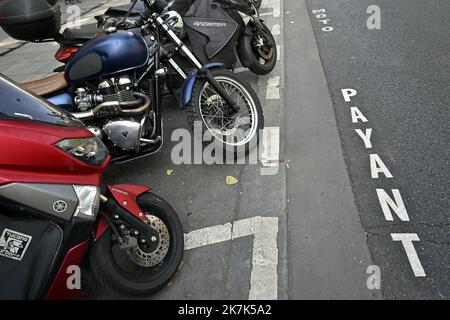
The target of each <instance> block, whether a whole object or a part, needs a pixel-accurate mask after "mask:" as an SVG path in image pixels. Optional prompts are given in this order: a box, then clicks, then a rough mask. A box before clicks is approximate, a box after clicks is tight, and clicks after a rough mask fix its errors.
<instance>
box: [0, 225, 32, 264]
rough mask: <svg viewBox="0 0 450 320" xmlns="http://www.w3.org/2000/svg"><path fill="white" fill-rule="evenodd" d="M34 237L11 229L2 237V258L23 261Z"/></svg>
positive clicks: (0, 254) (0, 242)
mask: <svg viewBox="0 0 450 320" xmlns="http://www.w3.org/2000/svg"><path fill="white" fill-rule="evenodd" d="M32 238H33V237H32V236H29V235H26V234H23V233H20V232H17V231H14V230H10V229H5V230H3V233H2V236H1V237H0V256H3V257H6V258H10V259H13V260H19V261H21V260H22V258H23V257H24V255H25V252H26V251H27V249H28V246H29V245H30V242H31V239H32Z"/></svg>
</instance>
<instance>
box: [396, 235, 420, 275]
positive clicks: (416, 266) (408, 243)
mask: <svg viewBox="0 0 450 320" xmlns="http://www.w3.org/2000/svg"><path fill="white" fill-rule="evenodd" d="M391 237H392V240H394V241H401V242H402V244H403V247H404V248H405V252H406V256H407V257H408V260H409V264H410V265H411V269H412V270H413V272H414V276H415V277H426V274H425V270H423V267H422V264H421V263H420V259H419V256H418V255H417V252H416V249H415V248H414V244H413V241H420V239H419V236H418V235H417V234H416V233H391Z"/></svg>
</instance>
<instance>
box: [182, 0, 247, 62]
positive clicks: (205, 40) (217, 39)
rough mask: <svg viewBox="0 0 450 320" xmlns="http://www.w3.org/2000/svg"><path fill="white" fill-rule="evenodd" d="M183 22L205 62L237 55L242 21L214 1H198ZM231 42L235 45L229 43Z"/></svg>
mask: <svg viewBox="0 0 450 320" xmlns="http://www.w3.org/2000/svg"><path fill="white" fill-rule="evenodd" d="M183 21H184V23H185V26H186V28H185V29H186V33H187V35H188V38H189V41H190V43H191V45H192V50H193V51H194V54H195V55H196V56H197V57H198V58H199V59H200V60H201V62H202V63H208V62H211V61H218V60H219V61H220V60H221V59H226V60H227V59H230V57H232V58H235V57H236V53H235V45H234V44H235V43H234V41H235V40H236V39H235V38H236V34H237V30H238V28H239V24H238V23H237V22H236V21H235V20H233V18H231V16H230V15H229V14H228V13H227V12H226V11H225V10H224V9H223V8H222V7H221V6H220V5H218V4H217V3H214V0H202V1H195V2H194V3H193V4H192V6H191V7H190V8H189V10H188V11H187V12H186V14H185V15H184V17H183ZM230 42H233V44H232V45H230V46H227V44H229V43H230ZM219 53H220V57H218V56H219ZM220 62H224V63H225V64H227V65H228V64H229V63H230V61H229V60H228V61H220Z"/></svg>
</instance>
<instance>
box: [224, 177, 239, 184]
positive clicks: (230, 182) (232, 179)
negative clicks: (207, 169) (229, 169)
mask: <svg viewBox="0 0 450 320" xmlns="http://www.w3.org/2000/svg"><path fill="white" fill-rule="evenodd" d="M225 181H226V183H227V185H228V186H232V185H234V184H236V183H238V182H239V180H238V179H236V178H235V177H233V176H227V178H226V180H225Z"/></svg>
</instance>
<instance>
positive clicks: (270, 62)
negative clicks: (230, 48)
mask: <svg viewBox="0 0 450 320" xmlns="http://www.w3.org/2000/svg"><path fill="white" fill-rule="evenodd" d="M262 26H263V28H264V31H265V33H266V34H267V35H268V36H269V38H270V41H271V42H272V43H273V46H272V47H271V48H270V47H269V46H268V45H267V44H266V43H265V41H264V40H263V37H262V36H261V35H260V34H259V32H258V30H257V29H256V27H253V33H252V36H244V37H242V41H241V42H240V43H239V45H238V55H239V57H240V59H241V61H246V63H245V64H246V67H247V68H249V69H250V71H252V72H253V73H256V74H257V75H266V74H269V73H270V72H272V70H273V69H274V68H275V66H276V64H277V59H278V52H277V46H276V42H275V38H274V37H273V35H272V32H271V31H270V29H269V28H268V27H267V26H266V25H265V24H264V23H263V24H262ZM241 57H242V58H241Z"/></svg>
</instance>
